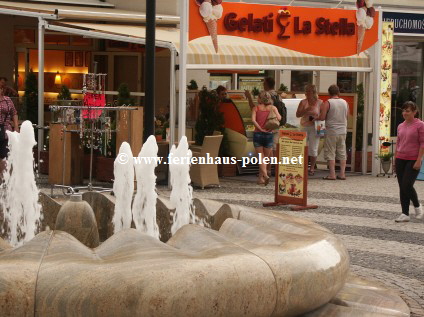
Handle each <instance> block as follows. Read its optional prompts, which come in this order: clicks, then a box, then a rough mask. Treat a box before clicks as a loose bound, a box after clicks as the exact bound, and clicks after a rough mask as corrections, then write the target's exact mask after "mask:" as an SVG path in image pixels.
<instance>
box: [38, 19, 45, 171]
mask: <svg viewBox="0 0 424 317" xmlns="http://www.w3.org/2000/svg"><path fill="white" fill-rule="evenodd" d="M44 31H45V22H44V20H43V19H42V18H39V19H38V127H39V129H38V168H40V152H41V151H42V150H43V147H44Z"/></svg>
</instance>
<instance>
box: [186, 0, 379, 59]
mask: <svg viewBox="0 0 424 317" xmlns="http://www.w3.org/2000/svg"><path fill="white" fill-rule="evenodd" d="M189 12H190V15H189V38H188V40H189V42H192V41H195V40H200V41H199V43H209V44H213V47H214V49H215V52H216V54H220V53H223V52H224V51H225V50H226V49H224V50H223V51H222V52H221V45H222V44H224V43H225V42H226V41H228V40H230V41H237V39H236V37H241V38H245V39H251V40H255V41H260V42H263V43H267V44H271V45H274V46H278V47H284V48H286V49H289V50H293V51H297V52H301V53H306V54H311V55H316V56H326V57H343V56H352V55H356V54H360V53H361V52H363V51H365V50H367V49H369V48H370V47H371V46H373V45H374V44H375V43H376V42H377V40H378V32H379V28H378V20H379V18H378V15H379V12H377V11H376V10H375V8H374V7H372V3H371V1H370V2H369V3H368V6H366V3H365V2H364V1H362V2H361V4H360V5H359V6H358V8H357V10H346V9H333V8H331V9H330V8H329V9H326V8H307V7H297V6H282V5H263V4H253V3H243V2H229V1H225V0H224V1H221V0H219V1H218V0H216V1H204V0H189ZM225 37H227V38H225ZM228 37H231V39H229V38H228ZM201 39H203V40H206V41H201ZM334 43H337V45H334ZM224 45H225V44H224ZM329 48H331V49H329ZM242 50H243V48H242Z"/></svg>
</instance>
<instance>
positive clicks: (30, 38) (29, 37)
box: [14, 29, 35, 45]
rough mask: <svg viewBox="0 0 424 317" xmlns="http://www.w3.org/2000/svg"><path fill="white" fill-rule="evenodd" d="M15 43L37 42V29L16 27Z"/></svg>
mask: <svg viewBox="0 0 424 317" xmlns="http://www.w3.org/2000/svg"><path fill="white" fill-rule="evenodd" d="M14 41H15V45H18V44H35V30H32V29H15V30H14Z"/></svg>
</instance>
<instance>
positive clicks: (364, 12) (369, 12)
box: [356, 0, 375, 55]
mask: <svg viewBox="0 0 424 317" xmlns="http://www.w3.org/2000/svg"><path fill="white" fill-rule="evenodd" d="M356 6H357V8H358V9H357V10H356V24H357V26H358V42H357V46H356V54H358V55H359V54H360V53H361V52H362V44H363V43H364V39H365V31H366V30H369V29H371V28H372V26H373V24H374V16H375V9H374V8H373V0H356Z"/></svg>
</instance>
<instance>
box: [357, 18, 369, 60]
mask: <svg viewBox="0 0 424 317" xmlns="http://www.w3.org/2000/svg"><path fill="white" fill-rule="evenodd" d="M366 30H367V28H366V27H364V26H359V25H358V42H357V48H356V53H357V54H358V55H359V54H360V53H361V51H362V44H363V43H364V38H365V31H366Z"/></svg>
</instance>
